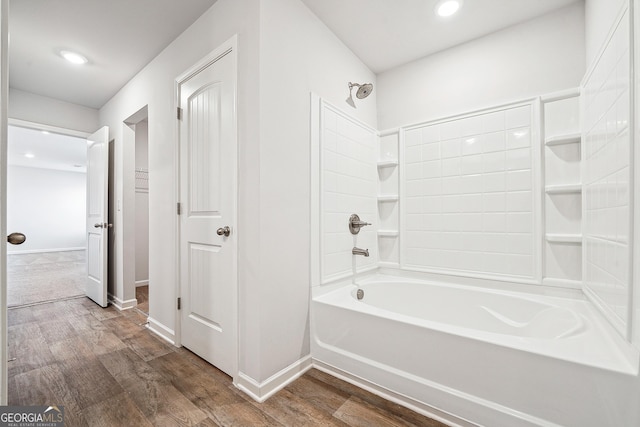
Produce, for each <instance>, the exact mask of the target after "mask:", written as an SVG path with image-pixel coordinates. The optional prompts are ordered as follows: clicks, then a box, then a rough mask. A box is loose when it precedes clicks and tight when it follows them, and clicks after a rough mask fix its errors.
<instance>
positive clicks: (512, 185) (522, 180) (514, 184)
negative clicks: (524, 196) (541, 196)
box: [507, 170, 532, 191]
mask: <svg viewBox="0 0 640 427" xmlns="http://www.w3.org/2000/svg"><path fill="white" fill-rule="evenodd" d="M531 188H532V182H531V171H529V170H521V171H510V172H507V191H520V190H529V189H531Z"/></svg>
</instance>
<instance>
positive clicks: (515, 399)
mask: <svg viewBox="0 0 640 427" xmlns="http://www.w3.org/2000/svg"><path fill="white" fill-rule="evenodd" d="M358 289H360V290H361V291H363V294H364V297H363V298H362V299H361V300H358V298H357V290H358ZM311 331H312V340H311V341H312V342H311V354H312V357H313V360H314V365H315V366H316V367H317V368H319V369H322V370H325V371H326V372H329V373H331V374H333V375H336V376H338V377H341V378H343V379H345V380H347V381H350V382H352V383H355V384H357V385H359V386H361V387H364V388H366V389H369V390H370V391H373V392H374V393H377V394H380V395H382V396H384V397H386V398H388V399H390V400H393V401H395V402H397V403H400V404H402V405H404V406H407V407H409V408H412V409H414V410H416V411H418V412H421V413H424V414H426V415H429V416H432V417H434V418H437V419H439V420H441V421H443V422H445V423H446V424H449V425H464V426H466V425H486V426H491V427H494V426H508V427H513V426H581V427H585V426H598V427H602V426H627V425H629V426H630V425H634V426H635V425H640V423H638V421H639V420H640V408H639V407H640V405H639V404H638V402H640V392H639V390H638V389H639V388H640V387H639V386H638V384H639V381H638V378H637V374H638V364H637V354H636V352H635V351H634V350H633V349H632V348H630V346H628V345H627V344H626V343H625V342H624V340H622V338H620V337H619V336H618V335H617V334H616V333H615V331H614V330H613V329H612V328H610V327H609V325H608V324H607V323H606V322H604V321H603V320H602V319H600V317H599V315H598V313H597V312H596V311H595V310H594V309H593V308H592V307H591V305H590V304H589V303H587V302H586V301H583V300H576V299H568V298H557V297H549V296H542V295H533V294H525V293H522V292H508V291H496V290H484V289H479V288H476V287H470V286H459V285H454V284H438V283H431V282H425V281H418V280H412V279H407V278H401V277H393V276H387V275H379V274H378V275H373V276H371V277H369V278H367V279H366V280H363V281H361V282H359V283H358V286H355V285H352V284H349V283H345V284H343V285H342V286H338V287H337V288H336V289H333V290H331V291H329V292H318V291H317V290H316V291H314V296H313V298H312V303H311Z"/></svg>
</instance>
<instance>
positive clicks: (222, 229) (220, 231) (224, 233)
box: [216, 225, 231, 237]
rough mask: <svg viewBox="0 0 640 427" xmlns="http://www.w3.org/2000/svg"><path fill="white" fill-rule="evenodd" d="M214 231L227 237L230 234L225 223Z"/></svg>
mask: <svg viewBox="0 0 640 427" xmlns="http://www.w3.org/2000/svg"><path fill="white" fill-rule="evenodd" d="M216 233H217V234H218V236H225V237H229V234H231V229H230V228H229V226H228V225H225V226H224V227H220V228H218V230H217V231H216Z"/></svg>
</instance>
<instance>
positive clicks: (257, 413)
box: [8, 298, 443, 427]
mask: <svg viewBox="0 0 640 427" xmlns="http://www.w3.org/2000/svg"><path fill="white" fill-rule="evenodd" d="M8 317H9V323H8V325H9V359H10V360H11V361H10V362H9V404H10V405H51V404H55V405H63V406H64V408H65V421H66V423H65V425H66V426H68V427H69V426H109V427H110V426H136V427H137V426H203V427H204V426H251V427H254V426H367V427H369V426H427V427H431V426H443V424H441V423H439V422H436V421H434V420H431V419H429V418H426V417H424V416H422V415H420V414H417V413H415V412H412V411H410V410H408V409H406V408H403V407H401V406H399V405H396V404H394V403H392V402H389V401H386V400H384V399H382V398H380V397H377V396H375V395H373V394H371V393H368V392H366V391H364V390H362V389H359V388H357V387H355V386H352V385H350V384H348V383H345V382H343V381H341V380H338V379H336V378H334V377H332V376H330V375H327V374H325V373H323V372H320V371H318V370H315V369H312V370H310V371H309V372H307V373H306V374H305V375H303V376H302V377H301V378H299V379H298V380H296V381H295V382H293V383H292V384H290V385H289V386H287V387H286V388H284V389H283V390H281V391H280V392H278V393H277V394H275V395H274V396H273V397H271V398H270V399H269V400H267V401H266V402H265V403H262V404H259V403H256V402H254V401H253V400H251V399H250V398H249V397H248V396H246V395H245V394H243V393H242V392H240V391H239V390H237V389H236V388H235V387H234V386H233V384H232V382H231V378H230V377H228V376H227V375H225V374H224V373H222V372H221V371H219V370H218V369H216V368H215V367H213V366H211V365H209V364H208V363H206V362H204V361H203V360H202V359H200V358H199V357H197V356H196V355H194V354H193V353H191V352H189V351H188V350H186V349H184V348H176V347H173V346H171V345H169V344H167V343H165V342H164V341H162V340H161V339H159V338H157V337H156V336H155V335H154V334H152V333H151V332H149V331H148V330H147V329H146V328H145V327H144V326H143V324H144V323H145V322H146V317H145V316H144V315H142V314H141V313H140V312H138V311H136V310H129V311H126V312H118V311H117V310H115V309H114V308H112V307H109V308H106V309H103V308H100V307H99V306H97V305H96V304H94V303H93V302H91V301H90V300H88V299H87V298H76V299H69V300H65V301H56V302H52V303H46V304H41V305H34V306H30V307H21V308H14V309H10V310H9V312H8ZM12 359H13V360H12Z"/></svg>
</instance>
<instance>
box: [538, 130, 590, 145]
mask: <svg viewBox="0 0 640 427" xmlns="http://www.w3.org/2000/svg"><path fill="white" fill-rule="evenodd" d="M581 139H582V135H581V134H579V133H569V134H566V135H557V136H550V137H548V138H546V139H545V140H544V143H545V144H546V145H547V146H549V147H551V146H554V145H564V144H573V143H576V142H580V140H581Z"/></svg>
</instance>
